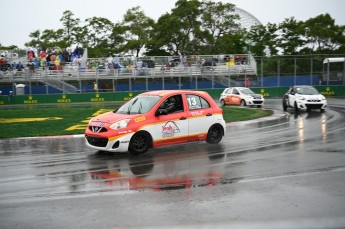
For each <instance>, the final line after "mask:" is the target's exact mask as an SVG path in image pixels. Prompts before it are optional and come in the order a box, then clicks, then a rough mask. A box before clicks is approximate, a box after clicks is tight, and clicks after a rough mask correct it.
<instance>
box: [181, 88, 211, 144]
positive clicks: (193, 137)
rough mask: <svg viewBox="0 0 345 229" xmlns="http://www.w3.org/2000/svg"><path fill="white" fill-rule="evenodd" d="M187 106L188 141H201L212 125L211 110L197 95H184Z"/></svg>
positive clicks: (206, 102) (203, 99)
mask: <svg viewBox="0 0 345 229" xmlns="http://www.w3.org/2000/svg"><path fill="white" fill-rule="evenodd" d="M186 98H187V105H188V117H189V118H188V120H189V122H188V130H189V131H188V132H189V141H201V140H205V139H206V137H207V132H208V130H209V128H210V127H211V125H212V124H213V123H214V116H213V109H212V108H211V106H210V104H209V103H208V101H207V100H206V99H205V98H203V97H201V96H198V95H194V94H186Z"/></svg>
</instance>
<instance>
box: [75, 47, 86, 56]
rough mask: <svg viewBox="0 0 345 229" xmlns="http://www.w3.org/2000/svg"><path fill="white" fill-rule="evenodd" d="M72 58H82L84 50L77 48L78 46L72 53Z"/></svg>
mask: <svg viewBox="0 0 345 229" xmlns="http://www.w3.org/2000/svg"><path fill="white" fill-rule="evenodd" d="M73 54H74V56H78V57H79V58H80V57H81V56H83V54H84V50H83V49H82V48H79V47H78V46H77V47H76V48H75V49H74V51H73Z"/></svg>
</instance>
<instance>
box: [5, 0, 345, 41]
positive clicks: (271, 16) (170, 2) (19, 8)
mask: <svg viewBox="0 0 345 229" xmlns="http://www.w3.org/2000/svg"><path fill="white" fill-rule="evenodd" d="M217 1H222V2H224V3H232V4H235V5H236V6H237V7H239V8H241V9H243V10H246V11H248V12H249V13H251V14H253V15H254V16H255V17H256V18H258V19H259V20H260V21H261V23H263V24H267V23H268V22H270V23H280V22H282V21H283V20H284V19H285V18H290V17H295V18H296V19H297V20H302V21H305V20H307V19H309V18H312V17H316V16H318V15H320V14H325V13H329V14H330V15H331V17H332V18H333V19H335V23H336V24H337V25H345V12H344V9H345V1H344V0H260V1H259V0H217ZM175 2H176V0H125V1H118V0H98V1H95V0H57V1H47V0H33V1H30V0H11V1H10V0H0V6H1V29H0V44H2V45H4V46H9V45H16V46H18V47H20V48H24V43H25V42H28V41H30V38H29V34H30V33H32V32H34V31H36V30H40V31H41V32H42V31H43V30H45V29H54V30H56V29H59V28H62V27H63V26H62V24H61V22H60V18H61V17H62V15H63V12H64V11H66V10H70V11H72V13H73V14H74V16H75V18H80V19H81V21H82V22H84V20H85V19H86V18H91V17H94V16H95V17H104V18H107V19H109V20H110V21H112V22H119V21H121V20H122V17H123V15H124V14H125V13H126V11H127V10H128V9H130V8H132V7H135V6H140V7H141V8H142V9H143V10H144V12H145V14H146V15H147V16H149V17H151V18H153V19H155V20H157V19H158V18H159V17H160V16H161V15H163V14H165V13H166V12H169V13H170V12H171V9H172V8H174V6H175Z"/></svg>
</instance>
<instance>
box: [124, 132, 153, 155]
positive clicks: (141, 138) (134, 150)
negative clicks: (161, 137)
mask: <svg viewBox="0 0 345 229" xmlns="http://www.w3.org/2000/svg"><path fill="white" fill-rule="evenodd" d="M151 143H152V139H151V136H150V134H149V133H147V132H145V131H140V132H138V133H136V134H134V135H133V137H132V138H131V140H130V142H129V147H128V151H129V152H130V153H131V154H133V155H139V154H144V153H146V151H147V150H148V149H149V148H150V147H151Z"/></svg>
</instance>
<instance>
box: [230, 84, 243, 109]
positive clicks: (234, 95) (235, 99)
mask: <svg viewBox="0 0 345 229" xmlns="http://www.w3.org/2000/svg"><path fill="white" fill-rule="evenodd" d="M240 103H241V95H240V92H239V91H238V89H237V88H233V90H232V92H231V97H230V104H232V105H239V104H240Z"/></svg>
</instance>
